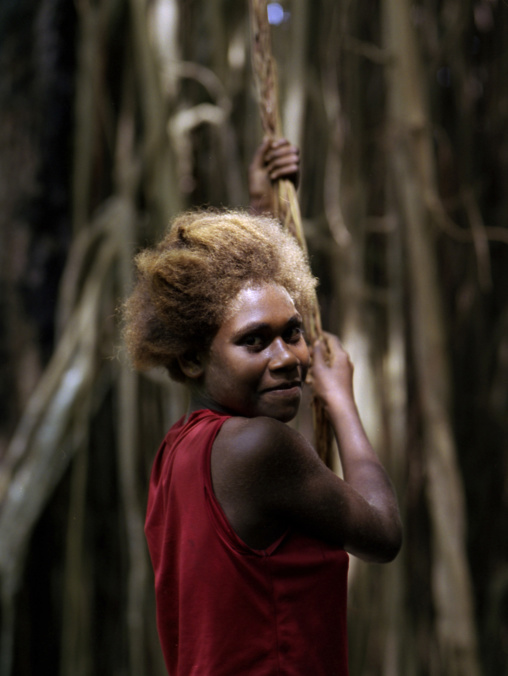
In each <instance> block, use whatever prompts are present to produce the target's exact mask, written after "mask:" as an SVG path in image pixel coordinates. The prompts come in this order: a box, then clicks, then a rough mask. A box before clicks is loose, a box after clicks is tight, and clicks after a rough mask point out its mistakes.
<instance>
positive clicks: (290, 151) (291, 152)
mask: <svg viewBox="0 0 508 676" xmlns="http://www.w3.org/2000/svg"><path fill="white" fill-rule="evenodd" d="M284 157H291V158H294V159H295V160H297V161H299V160H300V150H299V149H298V148H297V147H296V146H292V145H290V144H287V145H283V146H278V147H275V148H274V147H273V145H272V146H270V147H269V148H268V149H267V151H266V153H265V161H266V162H267V164H269V163H270V162H273V161H276V160H278V159H280V158H284Z"/></svg>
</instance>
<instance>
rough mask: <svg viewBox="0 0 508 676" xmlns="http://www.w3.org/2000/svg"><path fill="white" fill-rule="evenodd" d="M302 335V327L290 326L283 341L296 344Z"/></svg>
mask: <svg viewBox="0 0 508 676" xmlns="http://www.w3.org/2000/svg"><path fill="white" fill-rule="evenodd" d="M304 333H305V332H304V329H303V326H291V327H290V328H289V329H288V330H287V331H286V333H285V334H284V340H285V341H286V343H298V341H299V340H300V338H303V336H304Z"/></svg>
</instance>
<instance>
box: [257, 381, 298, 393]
mask: <svg viewBox="0 0 508 676" xmlns="http://www.w3.org/2000/svg"><path fill="white" fill-rule="evenodd" d="M296 389H297V390H301V389H302V383H301V381H300V380H293V381H290V382H282V383H277V384H276V385H274V386H273V387H267V388H266V389H264V390H263V394H264V393H265V392H280V391H288V390H296Z"/></svg>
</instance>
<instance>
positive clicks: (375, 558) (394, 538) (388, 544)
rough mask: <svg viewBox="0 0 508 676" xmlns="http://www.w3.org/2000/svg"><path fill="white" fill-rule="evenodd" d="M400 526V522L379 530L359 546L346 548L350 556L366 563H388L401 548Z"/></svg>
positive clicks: (397, 521)
mask: <svg viewBox="0 0 508 676" xmlns="http://www.w3.org/2000/svg"><path fill="white" fill-rule="evenodd" d="M402 540H403V536H402V524H401V522H400V520H396V522H394V523H391V524H390V527H389V528H388V527H387V528H385V529H383V530H382V531H381V530H379V531H378V532H377V533H376V537H374V538H372V539H370V540H369V541H364V542H363V543H361V544H360V543H359V544H360V546H357V547H351V548H348V550H349V551H350V553H351V554H353V555H354V556H356V557H357V558H359V559H361V560H362V561H366V562H368V563H390V562H391V561H393V560H394V559H395V558H396V556H397V554H398V553H399V552H400V550H401V547H402Z"/></svg>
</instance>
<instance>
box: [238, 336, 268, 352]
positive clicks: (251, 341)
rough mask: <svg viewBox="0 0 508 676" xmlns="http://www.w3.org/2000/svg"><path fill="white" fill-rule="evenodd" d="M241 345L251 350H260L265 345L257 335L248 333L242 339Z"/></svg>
mask: <svg viewBox="0 0 508 676" xmlns="http://www.w3.org/2000/svg"><path fill="white" fill-rule="evenodd" d="M241 344H242V345H245V346H246V347H249V348H251V349H253V350H262V349H263V347H264V345H265V341H264V339H263V337H262V336H260V335H259V334H257V333H250V334H248V335H247V336H244V337H243V338H242V340H241Z"/></svg>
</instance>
